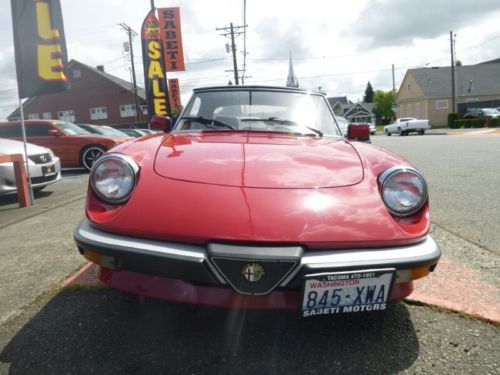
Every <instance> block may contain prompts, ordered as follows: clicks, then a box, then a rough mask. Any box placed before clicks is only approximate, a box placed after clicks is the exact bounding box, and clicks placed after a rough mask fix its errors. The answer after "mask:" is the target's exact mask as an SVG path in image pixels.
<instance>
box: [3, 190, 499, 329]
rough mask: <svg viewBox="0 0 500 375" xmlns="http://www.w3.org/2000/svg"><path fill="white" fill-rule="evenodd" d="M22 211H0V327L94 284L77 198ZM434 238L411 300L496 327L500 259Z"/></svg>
mask: <svg viewBox="0 0 500 375" xmlns="http://www.w3.org/2000/svg"><path fill="white" fill-rule="evenodd" d="M22 210H24V212H23V214H22V216H18V215H19V213H17V212H16V213H14V211H13V210H0V215H1V216H2V217H1V220H0V223H2V224H1V225H0V238H2V246H1V248H0V285H2V287H1V288H0V301H2V303H1V304H0V325H2V324H4V323H6V322H7V321H9V320H11V319H12V318H14V317H15V316H17V315H19V314H20V313H21V312H22V311H23V310H24V309H25V308H26V307H28V306H29V305H31V304H32V303H33V302H34V301H35V300H37V298H39V297H40V296H42V295H43V294H44V293H46V292H47V291H50V290H57V289H60V288H61V287H62V286H63V285H75V284H82V285H89V284H90V285H94V284H96V283H97V279H96V273H95V268H94V267H91V266H90V265H86V264H87V263H86V261H85V259H84V258H83V257H82V256H81V255H80V254H79V253H78V251H77V250H76V246H75V244H74V241H73V231H74V229H75V228H76V226H77V225H78V224H79V222H80V221H81V220H82V219H83V218H84V216H85V213H84V198H83V197H82V196H81V194H80V195H78V194H76V193H75V192H74V193H73V196H72V197H69V196H68V197H67V199H66V201H64V202H59V203H58V204H56V203H54V204H45V205H44V204H40V202H39V206H34V207H31V208H25V209H22ZM9 217H10V219H9ZM13 218H14V219H13ZM433 236H434V238H435V239H436V240H437V242H438V243H439V244H440V246H441V248H442V250H443V259H442V260H441V262H440V264H439V265H438V267H437V269H436V271H435V272H434V273H433V274H432V275H431V276H430V277H428V278H425V279H423V280H418V281H417V282H416V289H415V292H414V293H413V294H412V295H411V297H410V298H409V300H411V301H415V302H420V303H424V304H431V305H436V306H440V307H443V308H446V309H451V310H454V311H458V312H462V313H466V314H469V315H474V316H477V317H480V318H483V319H486V320H489V321H493V322H497V323H498V322H500V286H499V280H498V276H497V271H498V268H499V266H500V262H499V258H498V257H497V256H496V255H494V254H491V253H489V252H488V251H486V250H484V249H482V248H480V247H478V246H476V245H474V244H472V243H470V242H468V241H466V240H464V239H461V238H459V237H457V236H455V235H453V234H451V233H449V232H447V231H445V230H443V229H440V228H438V227H434V228H433ZM85 265H86V266H85ZM83 266H85V268H83V269H82V267H83ZM77 270H80V271H79V272H77ZM75 273H76V275H75ZM72 275H75V276H73V277H71V276H72ZM65 280H66V281H65Z"/></svg>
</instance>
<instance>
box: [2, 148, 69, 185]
mask: <svg viewBox="0 0 500 375" xmlns="http://www.w3.org/2000/svg"><path fill="white" fill-rule="evenodd" d="M27 150H28V159H29V160H28V166H29V172H30V178H31V184H32V186H33V189H34V190H35V191H38V190H42V189H43V188H44V187H46V186H47V185H50V184H53V183H54V182H56V181H58V180H59V179H60V178H61V162H60V160H59V158H58V157H57V156H55V154H54V153H53V152H52V151H51V150H50V149H48V148H46V147H41V146H36V145H33V144H31V143H28V144H27ZM0 154H7V155H14V154H24V145H23V142H19V141H14V140H10V139H4V138H0ZM16 190H17V187H16V179H15V177H14V164H13V163H0V194H6V193H10V192H15V191H16Z"/></svg>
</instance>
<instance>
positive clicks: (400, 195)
mask: <svg viewBox="0 0 500 375" xmlns="http://www.w3.org/2000/svg"><path fill="white" fill-rule="evenodd" d="M379 183H380V187H381V194H382V199H383V201H384V203H385V205H386V206H387V208H388V209H389V211H390V212H392V213H393V214H394V215H396V216H410V215H413V214H414V213H416V212H417V211H418V210H420V209H421V208H422V206H423V205H424V204H425V202H426V201H427V185H426V183H425V180H424V178H423V177H422V175H421V174H420V173H419V172H418V171H417V170H416V169H414V168H411V167H405V166H399V167H393V168H389V169H388V170H386V171H385V172H384V173H382V174H381V175H380V177H379Z"/></svg>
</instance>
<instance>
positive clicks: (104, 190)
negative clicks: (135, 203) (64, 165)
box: [90, 154, 139, 203]
mask: <svg viewBox="0 0 500 375" xmlns="http://www.w3.org/2000/svg"><path fill="white" fill-rule="evenodd" d="M138 173H139V166H138V165H137V164H136V163H135V162H134V161H133V160H132V159H131V158H129V157H128V156H125V155H121V154H109V155H106V156H103V157H102V158H100V159H98V160H97V161H96V162H95V163H94V165H93V167H92V171H91V172H90V184H91V185H92V189H93V190H94V191H95V193H96V194H97V195H98V196H99V197H100V198H101V199H102V200H104V201H106V202H108V203H122V202H125V201H126V200H127V199H128V198H129V196H130V194H131V193H132V191H133V190H134V187H135V184H136V182H137V176H138Z"/></svg>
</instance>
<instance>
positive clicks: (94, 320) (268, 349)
mask: <svg viewBox="0 0 500 375" xmlns="http://www.w3.org/2000/svg"><path fill="white" fill-rule="evenodd" d="M23 319H25V320H26V323H23V322H22V320H23ZM23 324H24V325H23ZM19 326H22V328H21V329H20V330H19V331H17V332H16V330H17V329H18V328H16V327H19ZM0 344H1V347H3V350H2V352H1V353H0V362H1V363H0V368H2V367H1V366H2V363H3V366H5V365H7V366H9V373H10V374H25V373H33V374H34V373H36V374H49V373H71V374H89V373H99V374H108V373H109V374H128V373H134V374H142V373H148V374H153V373H154V374H156V373H161V374H200V373H202V374H255V373H262V374H309V373H314V374H331V373H355V374H360V373H371V374H372V373H373V374H377V373H384V374H386V373H396V372H398V371H401V370H404V369H406V368H408V367H410V366H411V365H412V363H413V362H414V361H415V360H416V359H417V357H418V354H419V343H418V339H417V336H416V333H415V330H414V327H413V323H412V322H411V320H410V315H409V312H408V310H407V308H406V306H405V304H403V303H398V304H394V305H391V307H390V308H389V309H388V310H387V311H385V312H383V313H381V312H377V313H371V314H370V313H361V314H359V315H342V316H326V317H315V318H312V319H311V320H303V319H300V318H299V317H298V315H297V312H295V311H276V310H275V311H254V310H226V309H219V308H211V307H192V306H189V305H182V304H174V303H168V302H164V301H158V300H146V302H145V304H142V305H141V304H140V303H139V301H138V298H137V297H135V296H132V295H129V294H125V293H120V292H117V291H113V290H108V289H81V290H68V291H63V292H61V293H59V294H57V295H56V296H54V297H53V298H52V299H51V300H50V301H49V302H48V303H47V304H46V305H45V306H44V307H43V308H42V310H41V311H39V312H38V313H37V314H36V315H35V316H34V317H33V318H32V319H31V320H29V321H28V318H22V317H21V318H19V321H18V322H15V323H14V324H9V328H8V329H6V330H5V329H2V331H0Z"/></svg>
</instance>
